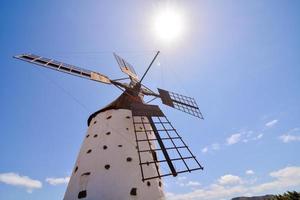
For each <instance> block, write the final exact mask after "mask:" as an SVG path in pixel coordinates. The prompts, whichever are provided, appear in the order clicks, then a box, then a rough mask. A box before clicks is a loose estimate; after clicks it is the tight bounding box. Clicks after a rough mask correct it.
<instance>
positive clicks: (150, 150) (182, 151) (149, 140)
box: [133, 112, 203, 181]
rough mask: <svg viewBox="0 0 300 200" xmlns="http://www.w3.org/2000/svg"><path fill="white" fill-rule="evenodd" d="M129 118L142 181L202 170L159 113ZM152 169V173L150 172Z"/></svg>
mask: <svg viewBox="0 0 300 200" xmlns="http://www.w3.org/2000/svg"><path fill="white" fill-rule="evenodd" d="M141 114H142V113H141ZM133 115H134V116H133V124H134V131H135V137H136V143H137V151H138V155H139V161H140V163H139V164H140V168H141V173H142V180H143V181H145V180H149V179H154V178H161V177H164V176H170V175H172V176H177V174H179V173H184V172H191V171H194V170H200V169H203V167H202V166H201V165H200V163H199V162H198V161H197V159H196V157H195V156H194V155H193V154H192V152H191V151H190V149H189V148H188V146H187V145H186V143H185V142H184V141H183V140H182V138H181V137H180V135H179V134H178V133H177V131H176V130H175V128H174V127H173V126H172V125H171V123H170V122H169V121H168V119H167V118H166V117H165V116H164V115H163V114H162V113H160V114H159V115H154V116H153V115H152V116H151V115H148V116H136V115H135V112H133ZM153 167H154V168H155V169H156V171H153V170H150V169H151V168H153Z"/></svg>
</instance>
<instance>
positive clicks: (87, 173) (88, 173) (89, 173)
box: [81, 172, 91, 176]
mask: <svg viewBox="0 0 300 200" xmlns="http://www.w3.org/2000/svg"><path fill="white" fill-rule="evenodd" d="M89 175H91V172H85V173H83V174H81V176H89Z"/></svg>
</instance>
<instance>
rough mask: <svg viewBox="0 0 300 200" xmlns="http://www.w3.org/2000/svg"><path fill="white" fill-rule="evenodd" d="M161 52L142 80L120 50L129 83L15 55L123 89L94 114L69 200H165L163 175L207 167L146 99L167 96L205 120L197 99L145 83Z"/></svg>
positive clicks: (165, 99) (67, 195)
mask: <svg viewBox="0 0 300 200" xmlns="http://www.w3.org/2000/svg"><path fill="white" fill-rule="evenodd" d="M158 54H159V52H157V54H156V55H155V57H154V58H153V60H152V62H151V64H150V65H149V67H148V68H147V70H146V72H145V73H144V75H143V76H142V78H141V79H140V80H139V79H138V76H137V75H136V73H135V71H134V69H133V67H132V66H131V65H130V64H129V63H128V62H126V61H125V60H124V59H122V58H121V57H119V56H118V55H116V54H114V56H115V58H116V60H117V62H118V64H119V66H120V68H121V70H122V72H124V73H125V74H127V75H128V76H129V78H130V80H131V81H130V83H129V84H126V83H122V82H121V80H123V79H117V80H111V79H109V78H108V77H107V76H105V75H102V74H100V73H98V72H94V71H90V70H85V69H82V68H78V67H75V66H73V65H69V64H65V63H62V62H58V61H55V60H53V59H47V58H44V57H40V56H36V55H33V54H21V55H18V56H15V58H17V59H20V60H23V61H27V62H30V63H33V64H37V65H40V66H43V67H46V68H50V69H54V70H57V71H60V72H65V73H68V74H71V75H75V76H79V77H82V78H87V79H90V80H93V81H97V82H101V83H106V84H112V85H114V86H116V87H118V88H120V89H122V90H123V93H122V94H121V95H120V96H119V97H118V98H117V99H116V100H115V101H113V102H112V103H111V104H109V105H108V106H106V107H105V108H103V109H101V110H99V111H97V112H95V113H93V114H92V115H91V116H90V117H89V119H88V130H87V133H86V135H85V137H84V141H83V143H82V146H81V148H80V152H79V155H78V157H77V160H76V163H75V167H74V169H73V172H72V176H71V178H70V182H69V184H68V187H67V191H66V193H65V196H64V199H65V200H75V199H88V200H100V199H101V200H123V199H124V200H128V199H134V200H137V199H140V200H147V199H149V200H156V199H164V198H165V196H164V192H163V186H162V181H161V178H162V177H164V176H169V175H172V176H177V174H179V173H184V172H191V171H194V170H199V169H203V167H202V166H201V165H200V163H199V162H198V161H197V160H196V157H195V156H194V155H193V154H192V152H191V151H190V149H189V148H188V146H187V145H186V143H185V142H184V141H183V140H182V138H181V137H180V136H179V135H178V133H177V131H176V130H175V129H174V127H173V126H172V125H171V123H170V122H169V121H168V119H167V118H166V116H165V115H164V114H163V112H162V111H161V110H160V108H159V107H158V106H157V105H149V104H146V103H145V102H144V101H143V97H144V95H148V96H153V97H154V98H161V100H162V103H163V104H166V105H168V106H171V107H173V108H176V109H178V110H181V111H183V112H186V113H188V114H191V115H194V116H196V117H198V118H201V119H203V117H202V114H201V112H200V110H199V108H198V106H197V104H196V102H195V100H194V99H193V98H190V97H186V96H183V95H179V94H176V93H173V92H169V91H166V90H162V89H158V93H155V92H153V91H152V90H150V89H149V88H147V87H146V86H144V85H143V84H142V80H143V79H144V77H145V75H146V74H147V72H148V71H149V69H150V67H151V66H152V64H153V62H154V60H155V59H156V57H157V56H158Z"/></svg>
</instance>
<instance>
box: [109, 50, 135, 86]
mask: <svg viewBox="0 0 300 200" xmlns="http://www.w3.org/2000/svg"><path fill="white" fill-rule="evenodd" d="M114 57H115V59H116V60H117V62H118V65H119V67H120V69H121V71H122V72H123V73H125V74H127V75H128V76H129V77H130V79H131V80H134V81H138V79H139V78H138V76H137V74H136V72H135V70H134V68H133V66H132V65H131V64H130V63H128V62H127V61H126V60H125V59H123V58H121V57H120V56H118V55H117V54H116V53H114Z"/></svg>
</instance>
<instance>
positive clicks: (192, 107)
mask: <svg viewBox="0 0 300 200" xmlns="http://www.w3.org/2000/svg"><path fill="white" fill-rule="evenodd" d="M158 92H159V97H160V98H161V101H162V103H163V104H165V105H167V106H170V107H173V108H175V109H177V110H180V111H183V112H185V113H188V114H190V115H193V116H195V117H198V118H200V119H204V118H203V115H202V113H201V111H200V109H199V107H198V105H197V103H196V101H195V99H194V98H191V97H187V96H184V95H181V94H177V93H174V92H170V91H167V90H163V89H160V88H158Z"/></svg>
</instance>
